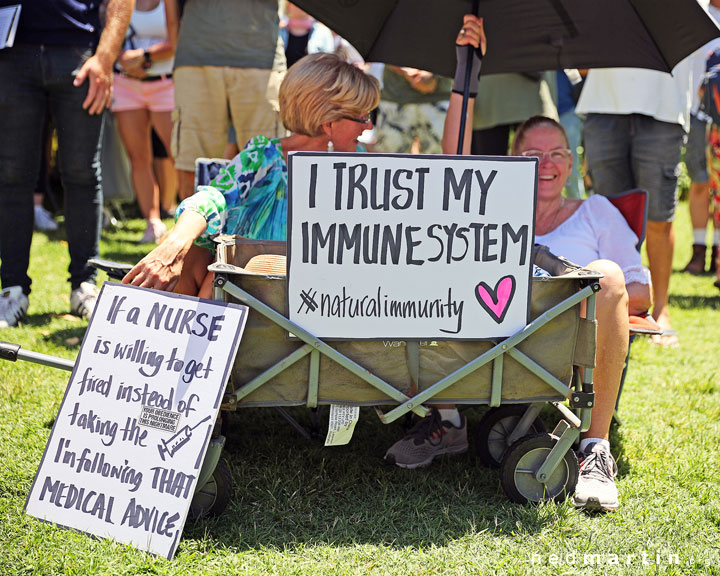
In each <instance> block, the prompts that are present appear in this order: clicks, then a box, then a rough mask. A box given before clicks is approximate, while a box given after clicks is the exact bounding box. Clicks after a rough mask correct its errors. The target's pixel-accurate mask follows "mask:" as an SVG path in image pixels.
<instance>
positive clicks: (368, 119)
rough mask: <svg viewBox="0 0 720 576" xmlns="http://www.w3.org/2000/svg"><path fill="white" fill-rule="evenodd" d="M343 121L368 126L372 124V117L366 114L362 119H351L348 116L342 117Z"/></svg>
mask: <svg viewBox="0 0 720 576" xmlns="http://www.w3.org/2000/svg"><path fill="white" fill-rule="evenodd" d="M343 118H344V119H345V120H350V121H351V122H357V123H358V124H370V122H372V115H371V114H368V115H367V116H364V117H363V118H351V117H350V116H343Z"/></svg>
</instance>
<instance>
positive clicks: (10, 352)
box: [0, 340, 75, 371]
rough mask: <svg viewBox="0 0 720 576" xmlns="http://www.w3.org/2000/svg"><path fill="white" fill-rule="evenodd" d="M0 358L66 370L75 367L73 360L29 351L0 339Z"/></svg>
mask: <svg viewBox="0 0 720 576" xmlns="http://www.w3.org/2000/svg"><path fill="white" fill-rule="evenodd" d="M0 360H9V361H10V362H17V361H18V360H25V361H27V362H32V363H34V364H42V365H43V366H50V367H51V368H60V369H61V370H68V371H72V369H73V368H74V367H75V362H73V361H72V360H66V359H65V358H57V357H56V356H49V355H48V354H40V353H39V352H31V351H30V350H21V347H20V345H19V344H13V343H12V342H3V341H1V340H0Z"/></svg>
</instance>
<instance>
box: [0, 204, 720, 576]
mask: <svg viewBox="0 0 720 576" xmlns="http://www.w3.org/2000/svg"><path fill="white" fill-rule="evenodd" d="M687 213H688V210H687V205H686V204H683V205H681V206H680V208H679V210H678V222H677V249H676V256H675V269H676V270H679V269H680V268H682V266H684V264H685V263H686V262H687V259H688V258H689V253H690V243H691V241H690V230H689V222H688V216H687ZM143 225H144V224H143V222H141V221H139V220H133V221H130V222H129V223H128V224H127V226H126V227H125V228H124V229H123V230H120V231H115V232H108V233H106V234H104V237H103V246H102V254H103V255H104V256H105V257H107V258H111V259H117V260H124V261H134V260H137V259H138V258H139V257H140V255H141V254H143V252H144V250H145V249H146V248H147V246H145V247H140V246H137V245H136V244H133V243H132V240H134V239H137V238H138V237H139V236H140V235H141V234H142V230H143ZM62 237H63V236H62V233H61V232H60V233H58V234H57V235H54V236H52V237H48V236H46V235H44V234H36V235H35V238H34V240H33V252H32V259H31V270H30V275H31V276H32V277H33V278H34V284H33V288H34V290H33V293H32V295H31V297H30V311H29V312H30V315H29V316H28V318H27V320H26V322H25V323H24V324H23V326H22V327H20V328H16V329H12V330H7V331H3V332H0V339H4V340H10V341H13V342H16V343H19V344H21V345H22V346H23V347H24V348H27V349H30V350H35V351H39V352H44V353H47V354H52V355H56V356H62V357H65V358H72V359H74V358H75V356H76V355H77V353H78V349H79V341H80V339H81V338H82V334H83V332H84V329H85V327H86V323H85V322H84V321H80V320H78V319H76V318H74V317H72V316H69V315H66V312H67V310H68V308H69V291H70V288H69V284H68V283H67V282H66V281H65V279H66V276H67V274H66V269H67V264H68V256H67V246H66V245H65V243H64V241H62ZM670 303H671V306H672V319H673V323H674V326H675V327H676V328H677V330H678V332H679V335H680V339H681V346H680V347H679V348H676V349H668V350H659V349H656V348H654V347H652V346H651V345H650V344H649V343H648V341H647V340H646V339H639V340H637V341H636V342H635V343H634V344H633V347H632V360H631V366H630V371H629V374H628V378H627V381H626V383H625V391H624V394H623V397H622V402H621V409H620V415H621V417H622V422H623V423H622V425H621V426H619V427H618V428H616V429H615V430H614V433H613V437H612V441H613V451H614V452H615V454H616V456H617V457H618V465H619V476H618V486H619V491H620V498H621V508H620V510H619V511H618V512H617V513H613V514H606V515H588V514H586V513H583V512H579V511H576V510H574V509H573V508H572V507H571V506H570V505H569V504H568V503H567V502H566V503H563V504H548V505H543V506H519V505H515V504H511V503H510V502H509V501H508V500H507V499H506V497H505V495H504V494H503V492H502V489H501V488H500V485H499V480H498V474H497V472H496V471H494V470H488V469H485V468H483V467H482V465H481V464H480V462H479V460H478V459H476V457H475V456H474V453H469V454H468V455H465V456H460V457H458V458H455V459H448V460H443V461H440V462H437V463H435V464H434V465H433V466H432V467H430V468H428V469H425V470H420V471H405V470H400V469H393V468H389V467H386V466H384V465H383V464H382V461H381V458H382V455H383V454H384V451H385V449H386V448H387V447H388V446H389V445H390V444H391V443H392V442H393V441H394V440H395V439H397V438H398V437H399V436H400V435H401V434H402V429H401V424H400V423H393V424H391V425H389V426H383V425H382V424H381V423H380V421H379V420H378V419H377V417H376V416H375V415H374V413H373V412H372V411H369V410H364V411H363V412H362V413H361V419H360V422H359V423H358V426H357V428H356V431H355V436H354V438H353V441H352V442H351V443H350V444H349V445H347V446H344V447H335V448H323V447H322V445H321V444H322V442H319V441H316V442H307V441H304V440H302V439H301V438H299V437H298V435H297V434H296V433H295V432H294V431H293V430H292V429H291V428H290V427H289V426H287V425H286V424H285V423H284V421H283V420H282V419H281V418H280V417H279V416H278V415H276V413H275V412H274V411H273V410H268V409H264V410H261V409H247V410H242V411H240V412H238V413H236V414H234V415H232V417H231V420H230V432H229V437H228V444H227V448H226V451H225V453H224V456H225V457H226V458H227V461H228V464H229V466H230V469H231V471H232V476H233V481H234V493H233V499H232V501H231V504H230V506H229V507H228V509H227V510H226V512H225V514H223V515H222V516H221V517H219V518H216V519H201V520H198V521H195V522H188V524H187V525H186V526H185V531H184V535H183V539H182V541H181V543H180V547H179V549H178V552H177V554H176V557H175V559H174V560H173V561H172V562H168V561H166V560H164V559H162V558H156V557H153V556H151V555H149V554H146V553H143V552H139V551H137V550H134V549H132V548H129V547H126V546H122V545H119V544H116V543H113V542H110V541H105V540H98V539H95V538H92V537H89V536H86V535H84V534H80V533H76V532H73V531H70V530H64V529H61V528H58V527H56V526H53V525H50V524H45V523H42V522H39V521H38V520H36V519H35V518H32V517H29V516H26V515H24V514H23V506H24V504H25V499H26V497H27V494H28V491H29V489H30V485H31V483H32V481H33V478H34V474H35V470H36V468H37V466H38V464H39V462H40V458H41V456H42V453H43V449H44V446H45V443H46V441H47V438H48V435H49V433H50V429H51V427H52V424H53V421H54V417H55V414H56V412H57V410H58V407H59V404H60V401H61V398H62V394H63V391H64V388H65V385H66V383H67V377H68V375H67V373H65V372H63V371H60V370H54V369H51V368H45V367H42V366H38V365H34V364H29V363H19V364H12V363H9V362H3V361H0V575H1V576H10V575H12V576H15V575H30V574H33V575H34V574H38V575H46V574H72V575H85V574H178V575H180V574H182V575H186V574H222V575H226V574H312V575H314V574H342V575H344V574H348V575H350V574H353V575H354V574H377V575H382V576H385V575H389V574H473V575H478V574H488V575H490V574H517V575H528V574H548V575H558V574H598V575H599V574H697V575H706V574H720V496H719V493H720V450H718V447H719V446H720V354H718V342H720V293H719V292H718V290H717V289H716V288H714V287H713V286H712V279H711V278H710V277H707V276H705V277H692V276H689V275H687V274H683V273H680V272H677V273H675V274H674V276H673V279H672V284H671V302H670ZM466 414H467V415H468V418H469V420H470V425H471V427H472V425H473V424H474V423H477V421H478V420H479V417H480V416H481V414H482V409H472V410H468V411H467V412H466ZM297 415H298V417H299V418H301V419H303V418H305V417H306V412H305V411H304V410H300V411H298V412H297ZM325 417H327V411H326V412H325ZM471 429H472V428H471ZM586 555H587V556H586Z"/></svg>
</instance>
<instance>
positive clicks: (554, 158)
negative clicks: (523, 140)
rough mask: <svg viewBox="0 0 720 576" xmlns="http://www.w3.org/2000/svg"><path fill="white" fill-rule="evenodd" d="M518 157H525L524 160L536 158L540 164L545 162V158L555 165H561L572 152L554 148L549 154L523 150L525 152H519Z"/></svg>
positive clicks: (567, 149)
mask: <svg viewBox="0 0 720 576" xmlns="http://www.w3.org/2000/svg"><path fill="white" fill-rule="evenodd" d="M520 156H525V157H526V158H537V159H538V160H540V162H542V161H543V160H545V158H548V159H549V160H550V161H551V162H554V163H555V164H562V163H563V162H565V161H566V160H567V159H568V158H570V156H572V151H571V150H570V149H569V148H556V149H555V150H550V151H549V152H543V151H542V150H525V152H520Z"/></svg>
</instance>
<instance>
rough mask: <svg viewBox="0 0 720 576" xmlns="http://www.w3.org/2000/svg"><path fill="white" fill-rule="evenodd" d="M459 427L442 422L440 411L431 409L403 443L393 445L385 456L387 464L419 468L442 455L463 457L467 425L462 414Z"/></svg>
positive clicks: (466, 447) (465, 446) (399, 441)
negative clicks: (459, 455) (460, 455)
mask: <svg viewBox="0 0 720 576" xmlns="http://www.w3.org/2000/svg"><path fill="white" fill-rule="evenodd" d="M460 419H461V423H460V426H455V425H454V424H453V423H452V422H448V421H447V420H443V421H441V420H440V412H438V411H437V409H435V408H432V409H431V411H430V415H429V416H426V417H425V418H423V419H422V420H420V422H418V423H417V424H416V425H415V426H413V427H412V428H411V429H410V431H409V432H408V434H407V436H405V438H403V439H402V440H398V441H397V442H395V444H393V445H392V446H391V447H390V449H389V450H388V451H387V453H386V454H385V461H386V462H388V463H390V464H395V465H396V466H400V468H410V469H412V468H420V467H422V466H429V465H430V463H431V462H432V461H433V460H434V459H435V458H438V457H440V456H442V455H443V454H450V455H455V454H462V453H463V452H466V451H467V449H468V440H467V422H466V420H465V417H464V416H463V415H462V414H461V415H460Z"/></svg>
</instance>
